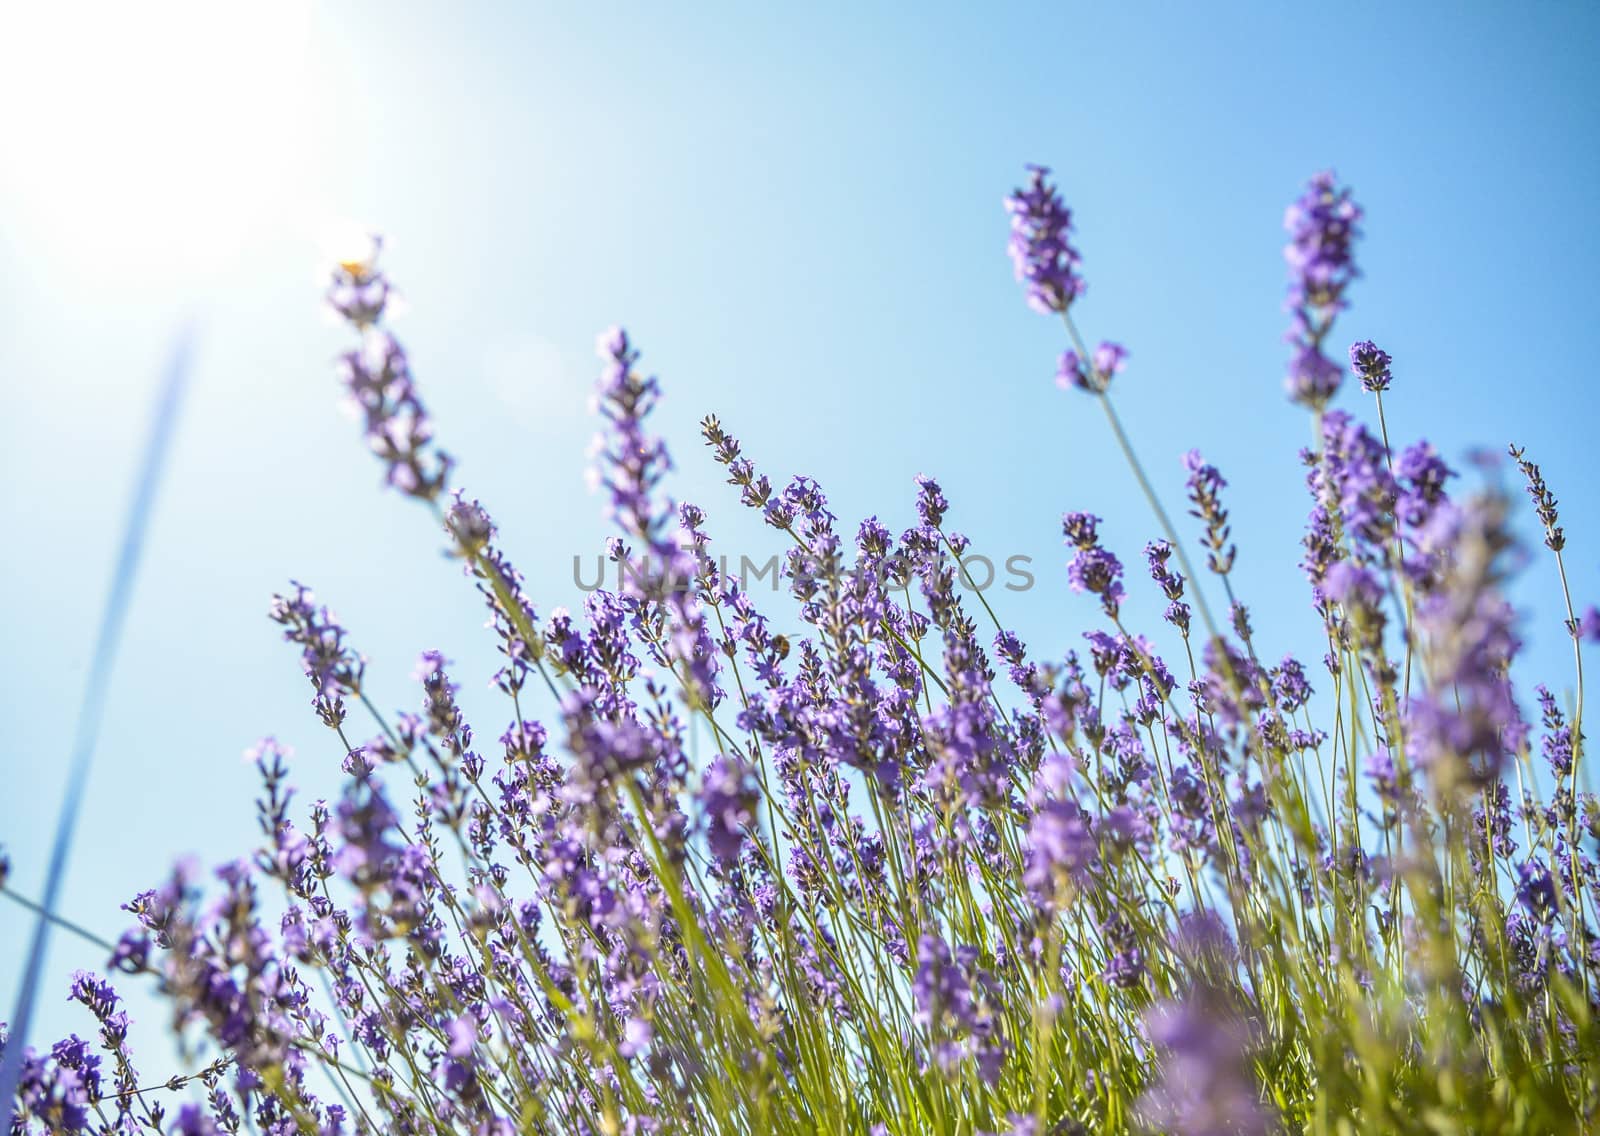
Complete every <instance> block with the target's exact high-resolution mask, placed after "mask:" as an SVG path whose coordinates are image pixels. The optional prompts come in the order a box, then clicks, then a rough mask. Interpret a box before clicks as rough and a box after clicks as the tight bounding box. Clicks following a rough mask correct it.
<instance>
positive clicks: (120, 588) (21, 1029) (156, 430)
mask: <svg viewBox="0 0 1600 1136" xmlns="http://www.w3.org/2000/svg"><path fill="white" fill-rule="evenodd" d="M194 339H195V331H194V327H193V325H192V324H185V325H184V326H183V327H182V328H181V329H180V330H179V332H178V334H177V337H176V339H175V340H174V342H173V346H172V354H171V356H170V358H169V359H168V362H167V368H166V374H165V376H164V377H163V380H162V383H161V389H160V391H159V393H158V394H157V396H156V403H155V408H154V411H153V413H152V414H151V418H150V427H149V435H148V438H147V440H146V442H145V449H144V456H143V458H142V460H141V462H140V465H139V472H138V479H137V480H136V481H135V482H134V489H133V498H132V500H131V501H130V502H129V503H128V518H127V523H126V525H125V526H124V528H123V532H122V546H121V548H120V549H119V550H118V553H117V561H116V567H115V568H114V569H113V571H112V575H111V587H110V589H109V590H108V592H107V594H106V604H105V608H104V609H103V610H102V612H101V614H100V630H99V633H98V635H97V636H96V638H95V645H94V656H93V659H92V661H91V663H90V666H89V677H88V685H87V686H86V687H85V688H84V692H83V700H82V703H81V704H80V707H79V712H78V726H77V733H76V736H75V737H74V739H73V743H72V764H71V767H70V768H69V769H68V771H67V791H66V795H65V796H64V797H63V798H62V801H61V813H60V815H59V817H58V818H57V820H56V833H55V840H54V843H53V844H52V845H51V848H50V866H49V871H48V874H47V875H46V876H45V885H44V894H43V895H42V896H41V897H40V902H39V906H40V912H39V916H38V918H37V920H36V921H35V923H34V928H33V940H32V943H31V944H30V946H29V948H28V961H27V965H26V967H25V969H24V970H23V975H22V985H21V987H20V988H19V989H18V991H17V1001H16V1008H15V1009H14V1010H13V1011H12V1014H11V1028H10V1037H9V1038H8V1039H7V1041H6V1045H5V1050H4V1053H3V1054H0V1116H3V1117H4V1118H5V1122H4V1123H3V1124H0V1132H10V1131H11V1123H12V1119H13V1113H14V1112H15V1110H16V1096H17V1085H18V1082H19V1080H20V1078H21V1074H22V1050H23V1046H24V1045H25V1044H26V1043H27V1035H28V1024H29V1021H30V1019H32V1017H33V1007H34V1003H35V1001H36V999H37V995H38V992H39V980H40V977H41V974H42V972H43V970H44V958H45V950H46V947H47V946H48V945H49V939H50V925H51V922H52V920H53V918H54V914H55V908H56V901H57V899H58V898H59V896H60V891H61V882H62V879H63V878H64V877H65V876H66V872H67V856H68V853H69V852H70V851H71V850H72V834H73V830H74V829H75V828H76V827H77V823H78V811H79V808H80V806H81V805H82V804H83V792H84V788H85V787H86V785H87V784H88V780H89V768H90V766H91V764H92V763H93V759H94V747H95V740H96V738H97V737H98V736H99V733H100V719H101V716H102V714H103V712H104V710H105V700H106V691H107V688H108V687H109V686H110V680H111V671H112V667H113V665H114V663H115V662H116V655H117V646H118V644H119V643H120V641H121V639H122V628H123V625H124V623H125V622H126V618H127V614H128V601H129V600H130V599H131V597H132V595H133V584H134V578H135V576H136V575H137V574H138V568H139V554H140V551H141V550H142V548H143V545H144V534H145V529H146V527H147V526H148V524H149V520H150V511H151V507H152V506H153V505H154V503H155V497H156V489H157V487H158V486H159V483H160V481H161V471H162V467H163V466H164V465H165V464H166V456H167V449H168V447H169V445H170V444H171V441H172V434H173V430H174V428H175V426H176V424H177V419H178V408H179V406H180V404H181V403H182V401H183V392H184V387H185V385H186V384H187V382H188V376H189V364H190V358H191V356H192V349H193V345H194Z"/></svg>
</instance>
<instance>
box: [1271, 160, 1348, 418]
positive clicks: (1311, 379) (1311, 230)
mask: <svg viewBox="0 0 1600 1136" xmlns="http://www.w3.org/2000/svg"><path fill="white" fill-rule="evenodd" d="M1360 220H1361V207H1360V206H1358V205H1357V204H1356V203H1355V202H1354V201H1353V200H1352V199H1351V197H1350V190H1349V188H1348V187H1343V186H1340V185H1339V183H1338V180H1337V178H1335V176H1334V175H1333V173H1332V172H1323V173H1319V174H1317V175H1316V176H1314V177H1313V178H1312V179H1311V180H1310V181H1309V182H1308V183H1307V184H1306V188H1305V192H1304V193H1303V194H1302V195H1301V196H1300V197H1299V199H1298V200H1296V201H1295V202H1294V204H1292V205H1290V206H1289V208H1288V210H1287V212H1286V213H1285V214H1284V218H1283V227H1284V229H1285V230H1286V231H1287V232H1288V233H1289V243H1288V245H1287V246H1286V247H1285V248H1284V251H1283V255H1284V259H1285V260H1287V261H1288V263H1289V279H1290V283H1289V299H1288V307H1289V309H1290V311H1292V312H1293V313H1294V323H1293V325H1292V326H1291V328H1290V331H1289V341H1290V343H1291V344H1292V345H1293V347H1294V354H1293V356H1292V359H1291V362H1290V365H1289V377H1288V379H1287V380H1286V386H1287V388H1288V391H1289V394H1290V397H1292V398H1293V399H1294V400H1295V401H1296V402H1299V403H1302V404H1304V405H1305V406H1308V407H1310V408H1311V409H1313V410H1320V409H1322V408H1323V407H1325V406H1327V404H1328V402H1329V400H1330V399H1332V398H1333V396H1334V395H1335V394H1336V393H1337V392H1338V389H1339V380H1340V371H1339V367H1338V365H1337V364H1336V363H1334V362H1333V360H1331V359H1329V358H1328V357H1327V356H1326V355H1325V354H1324V353H1323V350H1322V344H1323V341H1324V340H1325V339H1326V338H1327V336H1328V333H1329V332H1330V331H1331V330H1332V328H1333V321H1334V317H1335V316H1336V315H1337V314H1338V313H1339V312H1340V311H1341V310H1342V309H1343V308H1344V307H1345V306H1346V305H1347V303H1348V301H1347V300H1346V299H1345V290H1346V289H1347V288H1348V287H1349V285H1350V282H1351V281H1352V280H1354V279H1355V277H1356V276H1357V271H1356V266H1355V258H1354V255H1353V248H1354V245H1355V240H1356V237H1358V236H1359V235H1360V231H1359V230H1358V229H1357V228H1356V226H1357V223H1358V222H1359V221H1360Z"/></svg>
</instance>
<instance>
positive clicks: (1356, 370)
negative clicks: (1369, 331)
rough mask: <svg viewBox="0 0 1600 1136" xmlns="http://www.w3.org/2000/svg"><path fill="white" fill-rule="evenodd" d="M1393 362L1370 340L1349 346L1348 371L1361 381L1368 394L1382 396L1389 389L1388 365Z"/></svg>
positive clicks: (1387, 354)
mask: <svg viewBox="0 0 1600 1136" xmlns="http://www.w3.org/2000/svg"><path fill="white" fill-rule="evenodd" d="M1393 362H1394V360H1393V359H1391V358H1389V353H1388V352H1387V351H1384V350H1381V349H1380V348H1379V347H1378V345H1377V344H1376V343H1374V342H1372V340H1370V339H1363V340H1362V341H1361V342H1359V343H1352V344H1351V345H1350V371H1351V373H1352V374H1354V375H1356V376H1357V377H1358V378H1360V380H1361V386H1362V389H1364V390H1365V391H1366V392H1367V393H1368V394H1382V393H1383V392H1384V391H1386V390H1388V389H1389V380H1390V378H1391V377H1392V376H1391V375H1390V373H1389V365H1390V364H1391V363H1393Z"/></svg>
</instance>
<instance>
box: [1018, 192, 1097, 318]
mask: <svg viewBox="0 0 1600 1136" xmlns="http://www.w3.org/2000/svg"><path fill="white" fill-rule="evenodd" d="M1049 173H1050V168H1049V167H1048V166H1029V167H1028V184H1027V186H1025V187H1024V188H1022V189H1018V190H1016V191H1015V192H1013V193H1012V195H1011V196H1010V197H1008V198H1006V212H1008V213H1010V214H1011V242H1010V244H1009V245H1008V246H1007V251H1008V252H1010V254H1011V263H1012V264H1013V265H1015V266H1016V270H1017V279H1018V280H1020V281H1022V284H1023V288H1024V291H1026V293H1027V296H1028V306H1029V307H1031V308H1033V309H1034V311H1037V312H1042V313H1044V314H1046V315H1048V314H1050V313H1051V312H1064V311H1066V310H1067V308H1068V307H1070V306H1071V304H1072V301H1073V300H1076V299H1077V298H1078V297H1079V296H1081V295H1083V290H1084V282H1083V278H1082V277H1081V276H1079V275H1078V265H1079V263H1080V258H1079V256H1078V250H1077V249H1075V248H1073V247H1072V243H1071V240H1070V234H1071V232H1072V211H1071V210H1070V209H1068V208H1067V206H1066V203H1065V202H1063V201H1062V200H1061V193H1060V191H1059V190H1057V189H1056V187H1055V186H1054V185H1053V184H1051V183H1050V182H1049V181H1047V180H1046V178H1047V177H1048V175H1049Z"/></svg>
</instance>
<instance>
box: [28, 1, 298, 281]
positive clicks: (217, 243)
mask: <svg viewBox="0 0 1600 1136" xmlns="http://www.w3.org/2000/svg"><path fill="white" fill-rule="evenodd" d="M311 16H312V11H311V5H310V3H309V0H275V2H274V3H272V4H268V5H260V6H254V5H252V6H244V5H236V4H232V3H215V2H206V0H179V2H168V3H154V4H137V5H136V4H121V3H88V4H85V3H64V4H62V3H51V4H26V5H13V6H11V7H10V9H9V13H8V14H7V15H5V16H3V17H0V107H3V109H0V116H3V118H4V120H5V128H4V133H5V155H4V162H3V165H0V204H3V205H4V211H5V221H6V224H7V225H8V226H9V227H10V228H11V229H12V230H13V235H14V237H20V238H21V239H22V240H25V241H27V242H28V243H29V244H30V245H35V246H37V247H47V248H49V250H50V252H51V256H52V258H53V259H55V260H60V259H62V258H68V259H70V260H72V261H73V262H74V264H73V265H72V267H74V268H82V269H85V270H90V271H94V272H96V273H99V274H101V275H102V276H106V275H109V276H111V277H113V278H123V279H125V278H127V277H128V276H129V275H130V274H131V273H134V272H136V273H137V274H138V276H139V278H141V279H151V278H154V277H166V276H171V275H193V274H195V273H200V274H206V273H209V272H213V271H217V270H220V269H222V268H223V267H225V266H226V265H227V264H228V263H229V262H230V261H231V260H232V259H234V258H235V257H236V256H237V255H238V253H239V252H240V251H241V250H242V249H243V248H245V247H246V246H248V245H249V243H250V242H251V241H252V240H255V239H259V238H260V236H261V235H262V234H263V232H265V231H266V230H267V229H268V227H269V226H272V225H274V224H282V223H284V222H286V221H288V222H290V223H297V222H299V221H300V220H302V219H303V218H297V217H295V216H294V215H295V214H297V213H299V214H306V213H308V212H309V209H310V202H309V201H308V199H307V193H308V190H307V188H306V187H307V186H308V185H310V184H312V183H311V179H310V175H311V173H312V170H311V168H310V167H311V162H312V155H313V153H314V147H313V146H312V144H311V142H310V141H309V140H310V139H311V138H313V137H314V136H315V131H314V130H313V129H312V127H313V125H314V124H313V122H312V110H313V106H314V95H313V93H312V92H311V91H310V90H309V89H308V80H309V78H310V76H309V71H310V68H309V67H308V62H309V59H308V55H309V53H308V41H309V37H310V31H311V27H310V24H311Z"/></svg>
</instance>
